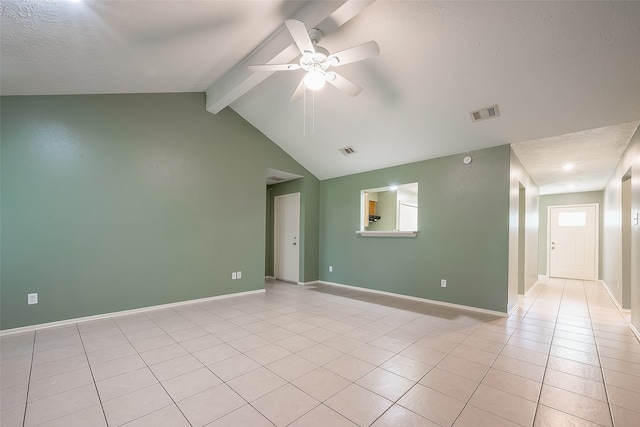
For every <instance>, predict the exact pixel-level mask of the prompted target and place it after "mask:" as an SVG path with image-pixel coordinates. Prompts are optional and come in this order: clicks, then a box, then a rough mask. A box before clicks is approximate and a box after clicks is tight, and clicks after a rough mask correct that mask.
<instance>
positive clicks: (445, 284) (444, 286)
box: [440, 279, 447, 288]
mask: <svg viewBox="0 0 640 427" xmlns="http://www.w3.org/2000/svg"><path fill="white" fill-rule="evenodd" d="M440 286H442V287H443V288H446V287H447V279H442V280H440Z"/></svg>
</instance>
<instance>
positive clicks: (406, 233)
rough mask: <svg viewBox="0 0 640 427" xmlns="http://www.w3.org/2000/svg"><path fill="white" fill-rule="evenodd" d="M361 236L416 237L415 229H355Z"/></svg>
mask: <svg viewBox="0 0 640 427" xmlns="http://www.w3.org/2000/svg"><path fill="white" fill-rule="evenodd" d="M356 234H359V235H360V236H362V237H416V236H417V235H418V232H417V231H356Z"/></svg>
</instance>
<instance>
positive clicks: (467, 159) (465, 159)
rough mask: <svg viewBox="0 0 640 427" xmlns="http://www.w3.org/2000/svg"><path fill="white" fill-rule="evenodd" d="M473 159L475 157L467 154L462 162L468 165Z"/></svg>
mask: <svg viewBox="0 0 640 427" xmlns="http://www.w3.org/2000/svg"><path fill="white" fill-rule="evenodd" d="M472 161H473V159H472V158H471V157H470V156H467V157H465V158H464V159H462V163H464V164H465V165H468V164H469V163H471V162H472Z"/></svg>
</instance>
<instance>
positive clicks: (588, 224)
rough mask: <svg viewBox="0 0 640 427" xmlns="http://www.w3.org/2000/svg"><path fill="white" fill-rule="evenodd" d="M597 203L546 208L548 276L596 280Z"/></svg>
mask: <svg viewBox="0 0 640 427" xmlns="http://www.w3.org/2000/svg"><path fill="white" fill-rule="evenodd" d="M597 218H598V215H597V205H580V206H551V207H550V208H549V276H551V277H563V278H567V279H581V280H597V265H598V226H597Z"/></svg>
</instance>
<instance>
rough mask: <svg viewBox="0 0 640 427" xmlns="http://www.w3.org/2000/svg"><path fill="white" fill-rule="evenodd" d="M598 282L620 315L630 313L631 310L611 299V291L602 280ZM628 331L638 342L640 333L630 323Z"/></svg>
mask: <svg viewBox="0 0 640 427" xmlns="http://www.w3.org/2000/svg"><path fill="white" fill-rule="evenodd" d="M598 282H600V284H601V285H602V286H603V287H604V290H605V291H607V294H609V298H611V300H612V301H613V303H614V304H615V305H616V307H617V308H618V310H619V311H620V312H621V313H631V310H629V309H626V308H622V306H621V305H620V303H619V302H618V300H616V299H615V298H614V297H613V294H612V293H611V290H609V287H608V286H607V284H606V283H604V280H598ZM629 329H631V332H633V335H635V336H636V339H637V340H638V341H640V331H638V329H637V328H636V327H635V325H634V324H633V323H631V322H629Z"/></svg>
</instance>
